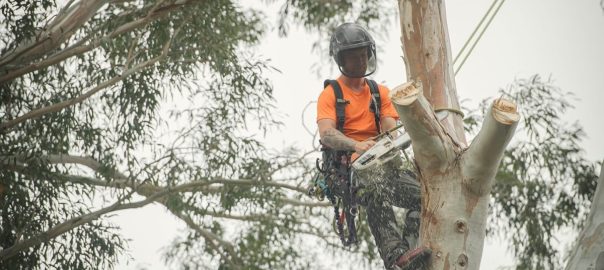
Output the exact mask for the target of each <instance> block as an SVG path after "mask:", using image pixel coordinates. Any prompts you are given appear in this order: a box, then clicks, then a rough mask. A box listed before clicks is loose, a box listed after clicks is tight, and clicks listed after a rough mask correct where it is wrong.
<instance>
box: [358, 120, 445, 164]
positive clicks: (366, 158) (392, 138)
mask: <svg viewBox="0 0 604 270" xmlns="http://www.w3.org/2000/svg"><path fill="white" fill-rule="evenodd" d="M447 114H448V113H447V111H440V112H438V113H436V118H437V119H438V121H439V122H440V121H441V120H443V119H445V117H447ZM374 140H375V141H376V144H375V145H374V146H372V147H371V148H369V150H367V151H365V153H363V154H362V155H360V156H359V157H358V158H357V159H356V160H355V161H354V162H353V163H352V167H353V168H354V169H355V170H364V169H367V168H369V167H373V166H376V165H382V164H384V163H386V162H388V161H390V160H391V159H392V158H394V157H396V156H397V155H396V153H397V152H398V151H400V150H405V149H407V148H409V146H410V145H411V138H410V137H409V134H407V133H406V132H405V129H404V128H403V125H398V126H396V127H394V128H392V129H390V130H388V131H386V132H384V133H382V134H380V135H378V136H377V137H375V138H374Z"/></svg>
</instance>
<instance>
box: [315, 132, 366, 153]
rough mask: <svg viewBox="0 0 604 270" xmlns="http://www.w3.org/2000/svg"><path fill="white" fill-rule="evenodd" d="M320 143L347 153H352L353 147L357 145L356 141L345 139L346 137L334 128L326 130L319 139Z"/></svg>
mask: <svg viewBox="0 0 604 270" xmlns="http://www.w3.org/2000/svg"><path fill="white" fill-rule="evenodd" d="M321 142H322V143H323V144H325V145H326V146H328V147H330V148H332V149H335V150H349V151H354V150H355V148H354V146H355V145H356V143H357V141H355V140H353V139H351V138H348V137H346V135H344V134H342V132H340V131H339V130H337V129H335V128H330V129H328V130H326V131H325V133H324V134H323V136H322V137H321Z"/></svg>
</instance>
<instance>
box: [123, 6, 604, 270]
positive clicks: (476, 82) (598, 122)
mask: <svg viewBox="0 0 604 270" xmlns="http://www.w3.org/2000/svg"><path fill="white" fill-rule="evenodd" d="M391 2H392V3H393V4H392V7H393V8H396V6H395V5H396V1H391ZM599 2H600V1H599V0H579V1H576V0H575V1H571V0H548V1H537V0H522V1H520V0H516V1H514V0H510V1H506V2H505V3H504V5H503V7H502V8H501V10H500V11H499V13H498V15H497V17H496V18H495V19H494V20H493V22H492V23H491V26H490V27H489V29H488V30H487V31H486V32H485V34H484V36H483V37H482V39H481V40H480V42H479V44H478V45H477V46H476V48H475V49H474V51H473V53H472V55H471V56H470V57H469V58H468V60H467V61H466V63H465V64H464V66H463V68H462V70H461V71H460V72H459V74H458V76H457V77H456V84H457V91H458V94H459V98H460V99H470V100H471V102H470V103H468V105H472V106H475V105H476V104H477V103H478V102H479V101H480V100H482V99H483V98H486V97H492V96H494V95H497V91H498V90H499V89H500V88H503V87H506V86H508V85H509V84H510V83H512V82H513V81H514V79H515V78H528V77H530V76H531V75H533V74H540V75H542V77H543V78H547V77H549V76H551V78H552V79H553V80H554V84H555V85H556V86H558V87H560V88H561V89H562V90H563V91H569V92H573V93H574V94H575V96H576V97H577V98H578V100H577V101H576V102H574V105H575V106H576V108H575V109H572V110H570V112H569V113H568V114H567V115H565V116H564V118H563V120H564V121H566V122H575V121H579V123H580V124H581V125H582V126H583V127H584V130H585V132H586V134H587V139H586V140H585V141H584V142H583V143H582V146H583V148H584V149H585V150H586V156H587V158H588V159H589V160H592V161H596V160H602V159H603V158H604V140H601V139H602V138H604V121H603V120H602V118H600V117H603V115H600V116H598V115H599V114H597V113H596V108H598V107H599V106H601V105H600V104H601V103H602V101H604V12H603V10H602V9H601V7H600V3H599ZM446 5H447V23H448V27H449V38H450V42H451V48H452V52H453V56H455V54H456V53H457V52H458V51H459V50H460V49H461V47H462V46H463V44H464V42H465V41H466V39H467V38H468V37H469V35H470V34H471V32H472V31H473V29H474V27H475V26H476V24H477V23H478V22H479V21H480V19H481V18H482V16H483V14H484V13H485V12H486V10H487V9H488V7H489V6H490V5H491V1H484V0H483V1H479V0H463V1H462V0H450V1H446ZM274 8H276V7H273V8H271V10H274ZM269 12H270V11H267V13H269ZM392 21H394V22H395V24H393V25H392V27H391V28H390V29H391V30H390V33H389V40H388V41H386V43H385V44H381V46H383V49H384V51H383V52H381V53H378V57H379V58H380V60H381V64H380V65H379V66H378V71H377V72H376V74H374V75H373V76H372V77H373V78H375V79H376V80H378V81H380V82H383V83H385V84H386V85H387V86H389V87H391V88H392V87H394V86H396V85H398V84H401V83H403V82H405V80H406V78H405V69H404V64H403V62H402V60H401V58H400V56H401V55H402V51H401V49H400V41H399V35H400V28H399V26H398V18H393V19H392ZM273 22H274V21H273ZM291 30H292V31H291V33H290V35H289V37H288V38H287V39H280V38H278V37H277V35H276V31H275V32H273V33H270V34H269V35H268V36H267V38H266V40H265V41H264V42H263V44H262V46H261V48H260V49H259V53H261V54H262V55H263V56H265V57H267V58H270V59H272V64H273V65H274V66H275V67H277V68H278V69H280V70H281V71H282V73H274V74H270V75H269V76H270V78H272V80H273V84H274V86H275V97H276V99H277V102H278V109H279V111H280V112H283V113H285V114H286V115H287V116H286V117H285V118H284V119H282V120H283V121H284V123H285V127H284V128H283V129H282V130H281V131H280V132H279V133H278V134H274V135H272V136H271V137H269V138H267V142H268V143H269V146H271V147H274V148H276V149H280V148H282V147H283V146H290V145H292V144H293V145H296V146H297V147H299V148H302V149H309V148H310V147H311V145H312V140H311V139H312V138H311V137H310V135H308V134H307V133H306V132H305V131H304V129H303V126H302V122H301V115H302V111H303V108H304V106H306V105H307V104H308V103H309V102H311V101H314V100H316V98H317V96H318V94H319V93H320V91H321V90H322V81H323V79H325V78H334V77H336V76H337V75H338V72H337V69H333V70H331V73H330V74H324V75H323V76H322V77H321V78H318V77H317V76H316V75H315V74H314V73H313V72H312V71H311V66H312V65H313V64H317V63H320V61H321V60H320V59H319V55H318V54H315V53H311V45H312V42H313V41H315V40H316V37H315V36H313V35H308V34H306V33H304V31H298V30H296V29H293V28H292V29H291ZM325 70H326V71H327V70H328V69H325ZM304 117H305V119H306V121H305V122H306V124H307V125H308V126H309V127H313V128H314V119H315V106H311V107H310V108H309V110H307V111H306V114H305V115H304ZM468 139H471V138H468ZM599 139H600V140H599ZM114 221H115V222H116V223H117V224H118V225H120V226H121V227H122V228H123V234H124V235H125V236H126V237H128V238H131V239H132V242H131V244H130V250H131V252H132V253H131V254H132V256H133V259H134V260H133V261H131V262H130V263H129V264H128V265H126V264H125V263H124V264H121V265H120V266H118V269H137V268H138V267H145V268H147V269H164V268H166V267H164V266H162V264H161V262H160V260H159V256H160V248H162V247H165V246H167V245H168V244H169V243H170V241H171V240H172V238H173V237H174V236H175V235H176V234H177V233H178V232H179V231H181V230H183V229H184V228H185V226H184V225H183V224H182V223H181V222H180V221H178V220H176V219H174V218H173V217H171V216H170V214H168V213H166V211H164V210H163V209H162V208H161V207H158V206H149V207H146V208H145V209H142V210H141V209H138V210H135V211H127V212H125V213H124V214H121V215H118V216H117V217H115V218H114ZM561 244H566V243H561ZM512 264H513V258H512V256H511V255H509V254H506V252H505V246H504V245H502V243H497V242H496V241H494V240H487V243H486V245H485V250H484V252H483V261H482V264H481V269H487V270H489V269H497V267H499V266H510V265H512Z"/></svg>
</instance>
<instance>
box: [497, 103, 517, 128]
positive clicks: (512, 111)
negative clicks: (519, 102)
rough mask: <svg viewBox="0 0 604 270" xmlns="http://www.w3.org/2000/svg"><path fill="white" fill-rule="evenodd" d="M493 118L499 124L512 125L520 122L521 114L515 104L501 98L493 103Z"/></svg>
mask: <svg viewBox="0 0 604 270" xmlns="http://www.w3.org/2000/svg"><path fill="white" fill-rule="evenodd" d="M493 118H495V120H497V122H499V123H502V124H505V125H511V124H513V123H515V122H518V120H520V114H518V110H517V107H516V104H515V103H513V102H511V101H509V100H506V99H503V98H500V99H497V100H495V102H494V103H493Z"/></svg>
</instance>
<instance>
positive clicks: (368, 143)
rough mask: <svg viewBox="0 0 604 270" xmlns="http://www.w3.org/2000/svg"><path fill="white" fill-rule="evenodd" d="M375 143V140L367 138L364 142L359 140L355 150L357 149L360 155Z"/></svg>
mask: <svg viewBox="0 0 604 270" xmlns="http://www.w3.org/2000/svg"><path fill="white" fill-rule="evenodd" d="M374 145H375V141H374V140H366V141H362V142H357V143H356V144H355V145H354V151H356V152H357V153H358V154H359V155H361V154H363V153H365V151H367V150H369V148H371V147H372V146H374Z"/></svg>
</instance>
